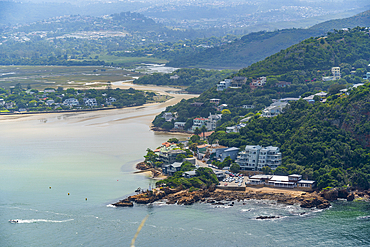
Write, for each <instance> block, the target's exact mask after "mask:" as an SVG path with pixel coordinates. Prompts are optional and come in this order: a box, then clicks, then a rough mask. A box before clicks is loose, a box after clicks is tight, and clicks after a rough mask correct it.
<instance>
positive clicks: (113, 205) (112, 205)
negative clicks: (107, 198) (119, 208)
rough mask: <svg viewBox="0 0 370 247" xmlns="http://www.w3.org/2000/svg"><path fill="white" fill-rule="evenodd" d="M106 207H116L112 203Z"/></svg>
mask: <svg viewBox="0 0 370 247" xmlns="http://www.w3.org/2000/svg"><path fill="white" fill-rule="evenodd" d="M107 208H116V206H114V205H112V204H108V205H107Z"/></svg>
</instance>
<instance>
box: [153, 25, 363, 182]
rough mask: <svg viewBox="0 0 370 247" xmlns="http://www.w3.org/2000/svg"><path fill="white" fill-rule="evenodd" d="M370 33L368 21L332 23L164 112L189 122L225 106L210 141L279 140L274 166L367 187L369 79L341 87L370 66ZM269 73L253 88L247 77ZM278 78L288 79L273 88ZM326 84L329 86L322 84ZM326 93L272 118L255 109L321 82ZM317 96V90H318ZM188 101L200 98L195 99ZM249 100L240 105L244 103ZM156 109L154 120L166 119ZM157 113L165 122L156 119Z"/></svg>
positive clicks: (257, 142)
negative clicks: (331, 28)
mask: <svg viewBox="0 0 370 247" xmlns="http://www.w3.org/2000/svg"><path fill="white" fill-rule="evenodd" d="M369 57H370V33H369V29H366V28H354V29H351V30H350V31H335V32H333V33H330V34H328V36H327V37H326V38H323V37H319V38H310V39H307V40H305V41H303V42H301V43H299V44H297V45H294V46H292V47H290V48H288V49H286V50H283V51H281V52H279V53H277V54H275V55H273V56H270V57H269V58H267V59H265V60H264V61H261V62H259V63H256V64H254V65H252V66H250V67H248V68H246V69H243V70H240V71H239V73H238V75H241V76H246V77H248V82H247V84H245V85H243V87H242V88H228V89H226V90H224V91H222V92H217V91H216V90H215V88H212V89H210V90H207V91H206V92H204V93H202V94H201V95H200V96H199V97H198V98H196V99H191V100H187V101H186V100H183V101H181V102H179V103H178V104H176V105H174V106H171V107H168V108H167V109H166V111H167V112H177V114H178V119H177V121H184V122H186V124H187V125H189V126H191V124H192V118H194V117H199V116H201V117H207V115H209V113H210V112H212V113H223V114H222V119H221V120H220V121H219V122H218V123H217V128H216V132H215V133H214V134H212V135H211V136H210V137H209V141H210V142H211V143H214V142H215V141H216V140H218V142H219V143H220V144H221V145H225V146H229V147H232V146H234V147H239V148H244V146H245V145H261V146H269V145H272V146H277V147H280V148H281V151H282V154H283V164H282V166H280V167H278V168H277V169H276V170H275V171H268V169H266V170H265V172H274V174H280V175H283V174H292V173H299V174H302V175H304V177H305V178H308V179H314V180H316V181H317V184H318V187H319V188H320V189H322V188H325V187H328V186H329V187H337V186H346V185H348V184H349V185H352V186H355V187H359V188H365V189H368V188H369V187H370V184H369V182H370V134H369V133H370V83H367V84H365V86H362V87H358V88H354V89H352V90H351V91H350V94H349V95H346V94H344V93H340V91H339V89H341V88H345V87H350V86H351V85H352V84H353V83H359V82H364V80H363V79H362V77H363V76H364V75H365V74H366V72H370V67H369V66H368V64H369ZM332 66H339V67H340V68H341V73H342V78H341V79H339V80H334V81H326V82H323V81H321V77H322V76H325V75H330V72H329V71H330V70H329V69H330V68H331V67H332ZM257 76H267V83H266V85H265V86H264V87H262V88H261V87H260V88H255V89H251V88H250V87H249V84H248V83H249V82H251V78H256V77H257ZM278 81H287V82H291V83H292V84H291V85H290V86H287V87H285V88H278V87H277V86H276V83H277V82H278ZM325 87H328V88H326V89H325ZM323 89H324V90H326V91H328V93H329V95H330V96H329V97H328V98H327V101H326V102H321V101H320V97H318V96H317V97H318V98H315V101H316V102H315V103H314V104H309V103H307V102H306V101H305V100H299V101H297V102H290V106H288V108H285V109H284V111H285V112H284V113H283V114H281V115H279V116H277V117H273V118H265V117H260V113H256V112H258V111H259V110H260V109H262V108H263V106H262V108H261V104H264V105H265V106H267V105H268V104H269V103H271V102H272V101H271V100H272V99H279V98H285V97H298V96H300V95H301V96H302V97H306V96H308V95H312V94H313V93H315V92H318V91H320V90H323ZM315 97H316V96H315ZM214 98H216V99H220V104H227V105H228V110H229V111H228V112H217V110H216V109H215V107H214V106H212V104H211V103H210V99H214ZM192 102H199V103H203V105H202V106H201V107H194V106H192V105H191V103H192ZM244 104H246V105H252V104H253V105H254V106H255V108H254V109H244V108H243V107H242V105H244ZM247 116H250V117H251V120H249V122H248V123H247V126H246V127H244V128H241V129H240V131H239V133H228V134H227V133H226V132H225V128H226V127H227V126H233V125H236V124H237V123H239V121H240V120H241V119H243V118H245V117H247ZM161 119H162V118H161V117H160V115H159V116H157V117H156V119H155V120H154V122H153V124H154V125H155V126H159V125H160V124H162V122H163V120H161ZM161 121H162V122H161Z"/></svg>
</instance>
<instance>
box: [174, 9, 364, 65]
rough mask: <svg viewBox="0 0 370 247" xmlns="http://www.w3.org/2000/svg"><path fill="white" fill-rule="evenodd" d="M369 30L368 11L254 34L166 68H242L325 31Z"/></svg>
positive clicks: (185, 58)
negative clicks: (309, 25) (361, 27)
mask: <svg viewBox="0 0 370 247" xmlns="http://www.w3.org/2000/svg"><path fill="white" fill-rule="evenodd" d="M356 26H363V27H368V26H370V10H369V11H366V12H363V13H360V14H358V15H355V16H353V17H350V18H345V19H337V20H331V21H326V22H323V23H320V24H317V25H315V26H313V27H311V28H308V29H284V30H278V31H274V32H257V33H251V34H248V35H245V36H243V37H242V38H241V39H238V40H235V41H234V42H232V43H228V44H224V45H222V46H218V47H214V48H209V49H207V50H204V51H199V52H194V53H192V54H188V55H186V56H179V57H177V58H176V59H173V60H171V61H170V62H169V63H168V65H169V66H173V67H197V68H243V67H247V66H249V65H251V64H253V63H255V62H258V61H261V60H262V59H264V58H266V57H268V56H270V55H272V54H275V53H276V52H278V51H280V50H282V49H286V48H288V47H290V46H291V45H294V44H296V43H298V42H300V41H302V40H304V39H307V38H310V37H315V36H320V35H326V33H327V32H328V31H332V30H333V29H341V28H353V27H356Z"/></svg>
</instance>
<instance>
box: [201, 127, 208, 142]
mask: <svg viewBox="0 0 370 247" xmlns="http://www.w3.org/2000/svg"><path fill="white" fill-rule="evenodd" d="M200 131H202V133H203V140H205V134H204V133H205V132H207V127H206V126H205V125H203V126H202V128H200Z"/></svg>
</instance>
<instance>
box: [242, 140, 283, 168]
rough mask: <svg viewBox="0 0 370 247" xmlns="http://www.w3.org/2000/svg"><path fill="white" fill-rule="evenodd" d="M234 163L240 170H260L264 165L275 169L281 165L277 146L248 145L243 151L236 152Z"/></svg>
mask: <svg viewBox="0 0 370 247" xmlns="http://www.w3.org/2000/svg"><path fill="white" fill-rule="evenodd" d="M236 163H238V165H239V166H240V169H241V170H252V171H256V170H261V169H262V168H263V167H264V166H269V167H270V168H271V169H276V168H277V167H278V166H279V165H281V152H280V150H279V148H278V147H272V146H268V147H261V146H251V145H248V146H246V147H245V150H244V151H241V152H239V153H238V156H237V159H236Z"/></svg>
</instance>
